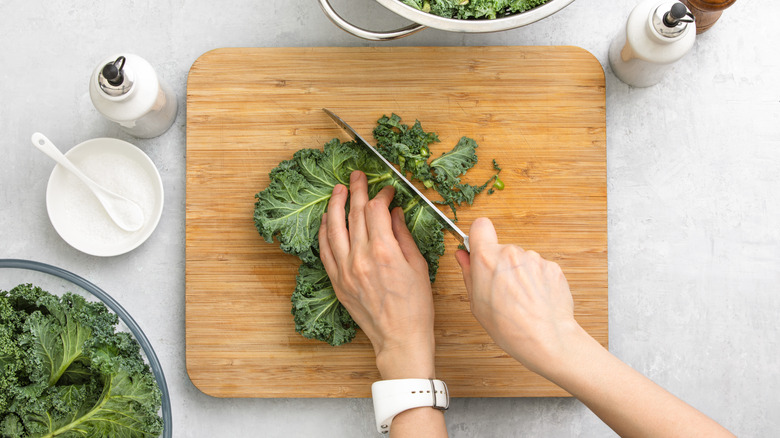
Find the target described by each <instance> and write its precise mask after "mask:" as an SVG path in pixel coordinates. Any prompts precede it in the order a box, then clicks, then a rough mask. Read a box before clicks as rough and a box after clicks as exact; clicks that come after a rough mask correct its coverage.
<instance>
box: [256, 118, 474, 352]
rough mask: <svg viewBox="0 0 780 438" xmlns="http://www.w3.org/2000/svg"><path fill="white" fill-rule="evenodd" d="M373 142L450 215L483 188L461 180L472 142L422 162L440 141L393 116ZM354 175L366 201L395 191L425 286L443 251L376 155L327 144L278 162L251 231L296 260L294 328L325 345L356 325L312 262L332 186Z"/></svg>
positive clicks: (433, 222)
mask: <svg viewBox="0 0 780 438" xmlns="http://www.w3.org/2000/svg"><path fill="white" fill-rule="evenodd" d="M374 137H375V138H376V139H377V149H378V150H379V152H380V153H381V154H382V155H383V156H384V157H385V158H387V159H388V161H390V162H392V163H395V164H398V165H399V168H400V169H401V171H402V172H405V173H407V174H411V177H412V179H416V180H418V181H420V182H422V183H423V184H424V185H425V186H426V187H428V188H434V189H435V190H436V191H437V192H438V193H439V194H440V195H441V196H442V198H443V199H444V201H439V202H441V203H444V204H447V205H449V206H450V207H451V209H452V211H453V212H455V208H456V206H458V205H460V204H461V203H462V202H468V203H469V204H470V203H471V202H473V200H474V196H476V194H478V193H479V192H481V191H482V190H483V189H484V188H485V187H486V186H487V183H485V184H484V185H482V186H471V185H469V184H465V183H462V182H461V180H460V177H461V176H462V175H463V174H464V173H465V172H466V171H467V170H468V169H470V168H471V167H472V166H474V164H476V162H477V157H476V152H475V150H476V148H477V144H476V142H474V140H471V139H469V138H467V137H463V138H462V139H461V140H460V141H459V142H458V144H457V145H456V146H455V147H454V148H453V149H452V150H451V151H449V152H447V153H445V154H442V155H441V156H440V157H438V158H436V159H434V160H432V161H430V163H429V162H428V159H429V157H430V155H431V153H430V145H431V144H432V143H434V142H438V141H439V138H438V136H437V135H436V134H435V133H433V132H426V131H425V130H423V128H422V126H421V124H420V122H419V121H416V122H415V123H414V125H412V126H408V125H406V124H403V123H402V122H401V118H400V117H399V116H397V115H395V114H393V115H392V116H390V117H387V116H383V117H382V118H380V119H379V120H378V121H377V127H376V128H375V130H374ZM354 170H361V171H363V172H364V173H365V174H366V177H367V179H368V192H369V197H374V196H375V195H376V194H377V193H379V191H380V190H381V189H382V187H384V186H387V185H393V186H394V187H395V189H396V193H395V197H394V199H393V202H392V204H391V208H393V207H395V206H400V207H401V208H402V209H403V211H404V217H405V219H406V224H407V227H408V228H409V230H410V232H411V234H412V237H413V238H414V240H415V243H417V246H418V248H419V249H420V252H421V253H422V255H423V256H424V257H425V260H426V261H427V262H428V274H429V276H430V280H431V282H433V281H434V280H435V278H436V273H437V271H438V267H439V258H440V257H441V255H442V254H444V232H443V226H442V224H441V222H440V221H439V218H438V216H437V215H436V214H435V213H434V212H432V211H431V210H430V207H428V206H427V205H425V204H424V203H421V202H420V201H419V199H418V198H417V197H416V196H413V194H412V193H411V191H410V190H408V189H407V188H406V186H405V185H404V184H403V183H401V182H400V181H399V180H398V179H397V177H396V176H395V174H394V172H392V171H391V170H390V169H387V168H386V167H385V165H384V163H382V161H381V160H380V159H379V158H377V157H375V156H374V155H373V154H372V153H371V152H370V151H369V150H367V149H366V148H364V147H362V146H360V145H358V144H357V143H355V142H352V141H350V142H346V143H341V142H340V141H339V140H338V139H333V140H331V141H329V142H327V143H326V144H325V146H324V147H323V149H322V150H319V149H301V150H299V151H297V152H296V153H295V154H294V155H293V157H292V159H290V160H285V161H282V162H281V163H279V165H278V166H277V167H276V168H274V169H273V170H271V172H270V173H269V177H270V182H269V185H268V187H266V188H265V189H264V190H262V191H261V192H259V193H257V194H256V195H255V198H256V202H255V206H254V207H255V208H254V222H255V226H256V227H257V231H258V232H259V233H260V235H261V236H263V238H264V239H265V240H266V241H267V242H269V243H271V242H273V241H274V239H276V240H277V241H278V242H279V246H280V248H281V249H282V251H284V252H286V253H288V254H292V255H295V256H298V257H299V258H300V259H301V265H300V267H299V269H298V275H297V277H296V287H295V290H294V291H293V293H292V296H291V302H292V309H291V313H292V314H293V320H294V322H295V329H296V331H298V332H299V333H300V334H301V335H303V336H304V337H307V338H313V339H318V340H321V341H324V342H327V343H329V344H331V345H341V344H343V343H346V342H350V341H351V340H352V339H353V338H354V337H355V334H356V330H357V328H358V327H357V325H356V324H355V322H354V321H353V320H352V318H351V317H350V316H349V313H348V312H347V310H346V309H345V308H344V307H343V305H342V304H341V303H340V302H339V301H338V299H337V298H336V293H335V291H334V290H333V285H332V284H331V282H330V279H329V278H328V275H327V273H326V272H325V268H324V267H323V265H322V262H321V261H320V259H319V241H318V231H319V227H320V224H321V222H322V214H323V213H324V212H325V211H326V209H327V206H328V201H329V200H330V197H331V193H332V191H333V187H334V186H335V185H336V184H343V185H345V186H347V187H349V176H350V174H351V173H352V171H354ZM488 182H490V181H488ZM348 208H349V206H347V210H348Z"/></svg>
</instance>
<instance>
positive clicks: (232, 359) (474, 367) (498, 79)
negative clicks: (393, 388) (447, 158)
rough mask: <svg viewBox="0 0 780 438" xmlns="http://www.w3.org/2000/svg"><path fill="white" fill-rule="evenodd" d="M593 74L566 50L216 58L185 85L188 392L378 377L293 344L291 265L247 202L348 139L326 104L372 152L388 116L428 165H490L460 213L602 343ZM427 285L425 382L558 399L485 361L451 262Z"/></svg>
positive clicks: (364, 364)
mask: <svg viewBox="0 0 780 438" xmlns="http://www.w3.org/2000/svg"><path fill="white" fill-rule="evenodd" d="M604 90H605V86H604V73H603V71H602V69H601V66H600V64H599V63H598V61H597V60H596V59H595V58H594V57H593V56H592V55H590V54H589V53H588V52H586V51H584V50H582V49H579V48H575V47H446V48H442V47H439V48H437V47H382V48H369V47H353V48H256V49H219V50H215V51H212V52H208V53H206V54H204V55H203V56H201V57H200V58H199V59H198V60H197V61H196V62H195V63H194V64H193V66H192V69H191V70H190V74H189V79H188V85H187V200H186V359H187V371H188V373H189V376H190V378H191V379H192V382H193V383H194V384H195V385H196V386H197V387H198V388H200V389H201V390H202V391H203V392H205V393H207V394H210V395H213V396H217V397H370V384H371V383H372V382H373V381H375V380H377V379H379V374H378V372H377V370H376V366H375V362H374V354H373V350H372V348H371V345H370V343H369V342H368V339H367V338H366V337H365V335H364V334H363V333H362V332H358V336H357V337H356V338H355V340H354V341H353V342H352V343H350V344H347V345H343V346H340V347H331V346H330V345H327V344H324V343H321V342H318V341H313V340H308V339H304V338H303V337H301V336H300V335H299V334H298V333H296V332H295V330H294V324H293V319H292V315H291V314H290V294H291V293H292V291H293V289H294V287H295V275H296V273H297V269H298V265H299V262H298V259H297V258H296V257H294V256H290V255H286V254H284V253H282V252H281V250H280V249H279V246H278V244H276V243H274V244H269V243H266V242H265V241H263V239H262V238H261V237H260V235H259V234H258V233H257V231H256V229H255V226H254V222H253V210H254V202H255V199H254V195H255V194H256V193H257V192H259V191H261V190H262V189H264V188H265V187H266V186H267V184H268V172H269V171H270V170H271V169H273V168H274V167H275V166H276V165H277V164H278V163H279V162H280V161H282V160H285V159H289V158H291V157H292V154H293V153H294V152H295V151H296V150H298V149H302V148H321V147H322V146H323V144H324V143H325V142H327V141H328V140H330V139H332V138H334V137H338V138H340V139H342V140H347V137H346V136H345V134H344V133H343V132H342V131H341V130H340V129H339V128H338V127H337V126H336V125H335V124H334V123H333V122H332V121H331V120H330V119H329V118H328V117H327V115H326V114H324V113H323V112H322V110H321V108H323V107H328V108H330V109H332V110H334V111H335V112H336V113H337V114H339V115H340V116H341V117H342V118H343V119H344V120H346V121H347V122H348V123H350V124H351V125H352V126H353V127H354V128H355V129H356V130H357V131H358V132H359V133H361V134H362V135H363V136H364V137H366V138H368V139H372V138H373V137H372V134H371V132H372V129H373V127H374V126H375V124H376V120H377V119H378V118H379V117H381V116H382V115H384V114H387V115H390V114H391V113H393V112H394V113H396V114H398V115H400V116H401V117H402V118H403V121H404V122H405V123H408V124H410V125H411V124H412V123H414V121H415V119H418V120H420V121H421V123H422V125H423V128H424V129H426V130H427V131H434V132H436V133H438V135H439V138H440V139H441V142H440V143H434V144H433V145H431V150H432V155H434V156H435V155H439V154H441V153H443V152H445V151H447V150H449V149H451V148H452V147H453V146H454V145H455V143H456V142H457V141H458V139H459V138H460V137H461V136H464V135H465V136H469V137H471V138H473V139H475V140H476V141H477V143H478V144H479V148H478V149H477V154H478V156H479V159H480V162H479V163H478V164H477V166H475V167H474V168H473V169H472V170H471V171H469V174H468V176H467V177H466V180H467V181H469V182H472V183H477V182H480V183H481V182H482V181H484V180H486V179H487V178H488V177H489V176H490V175H491V174H492V162H491V160H492V159H496V161H497V162H498V163H499V165H500V166H501V167H502V168H503V171H502V172H501V175H500V176H501V179H502V180H503V181H504V182H505V184H506V189H505V190H503V191H500V192H496V193H495V194H493V195H487V194H482V195H480V196H479V197H478V198H477V200H476V201H475V202H474V205H473V206H463V207H462V208H461V209H460V210H459V211H458V218H459V225H460V227H461V228H463V229H464V230H468V228H469V226H470V224H471V223H472V222H473V220H474V219H475V218H477V217H480V216H489V217H490V218H491V219H492V220H493V222H494V224H495V225H496V228H497V231H498V235H499V240H500V241H501V242H502V243H510V242H511V243H516V244H519V245H521V246H523V247H524V248H528V249H534V250H536V251H538V252H539V253H540V254H542V256H544V257H546V258H548V259H550V260H554V261H556V262H557V263H559V264H560V265H561V267H562V268H563V271H564V273H565V274H566V276H567V278H568V279H569V283H570V286H571V290H572V294H573V296H574V302H575V314H576V315H575V316H576V318H577V320H578V321H579V322H580V324H581V325H582V326H583V327H584V328H585V329H586V330H587V331H588V332H589V333H590V334H591V335H593V336H594V337H595V338H596V339H597V340H598V341H599V342H600V343H601V344H602V345H604V346H607V339H608V337H607V197H606V153H605V152H606V137H605V136H606V114H605V113H606V108H605V95H604ZM445 239H446V245H447V251H446V253H445V254H444V255H443V256H442V258H441V267H440V269H439V274H438V277H437V279H436V282H435V283H434V285H433V294H434V303H435V309H436V322H435V324H436V325H435V330H436V339H437V350H436V361H437V377H438V378H441V379H443V380H445V381H446V382H447V383H448V385H449V387H450V392H451V394H452V396H454V397H514V396H566V395H568V394H567V393H566V392H565V391H563V390H561V389H560V388H558V387H557V386H555V385H554V384H552V383H550V382H548V381H546V380H545V379H543V378H541V377H539V376H537V375H536V374H534V373H531V372H530V371H528V370H526V369H525V368H524V367H522V366H521V365H519V364H518V363H517V362H515V361H514V360H513V359H512V358H510V357H509V356H508V355H506V354H505V353H504V352H503V351H502V350H501V349H500V348H498V347H497V346H496V345H495V344H494V343H493V342H492V341H491V339H490V337H488V336H487V334H486V333H485V332H484V330H483V329H482V328H481V326H480V325H479V323H477V321H476V320H475V319H474V318H473V316H472V315H471V312H470V310H469V303H468V298H467V295H466V290H465V288H464V285H463V280H462V277H461V273H460V270H459V268H458V266H457V263H456V261H455V258H454V256H453V253H454V251H455V249H456V247H457V242H456V241H455V240H454V238H452V237H451V236H450V235H449V234H446V235H445Z"/></svg>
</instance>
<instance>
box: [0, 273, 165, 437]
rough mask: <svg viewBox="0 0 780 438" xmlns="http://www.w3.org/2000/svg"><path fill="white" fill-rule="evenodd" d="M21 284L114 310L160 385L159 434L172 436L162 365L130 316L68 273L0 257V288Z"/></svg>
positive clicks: (106, 296) (121, 327)
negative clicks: (160, 411) (92, 302)
mask: <svg viewBox="0 0 780 438" xmlns="http://www.w3.org/2000/svg"><path fill="white" fill-rule="evenodd" d="M25 283H32V284H33V285H35V286H39V287H40V288H42V289H44V290H46V291H49V292H51V293H52V294H55V295H62V294H64V293H65V292H73V293H75V294H78V295H81V296H83V297H84V298H86V299H87V300H89V301H95V300H100V301H102V302H103V304H105V305H106V306H107V307H108V308H109V309H111V311H112V312H114V313H116V315H117V316H118V317H119V324H118V326H117V330H118V331H119V330H123V331H129V332H130V333H132V334H133V337H135V340H136V341H137V342H138V344H139V345H140V346H141V350H142V352H143V355H144V357H145V358H146V361H147V362H148V363H149V367H150V368H151V370H152V373H153V374H154V378H155V380H156V381H157V386H159V387H160V393H161V395H162V419H163V424H164V426H163V434H162V437H164V438H171V437H172V436H173V422H172V417H171V398H170V395H169V393H168V385H167V383H166V382H165V375H164V374H163V370H162V366H160V361H159V360H158V359H157V355H156V354H155V353H154V349H153V348H152V344H151V343H149V339H147V338H146V335H145V334H144V332H143V330H141V327H139V326H138V323H136V322H135V320H134V319H133V317H132V316H130V314H129V313H127V311H126V310H125V309H124V308H123V307H122V306H121V305H120V304H119V303H118V302H117V301H116V300H114V299H113V298H112V297H111V296H110V295H108V294H107V293H106V292H104V291H103V290H102V289H100V288H99V287H97V286H95V285H94V284H92V283H90V282H89V281H87V280H85V279H84V278H82V277H79V276H78V275H76V274H74V273H72V272H69V271H66V270H64V269H61V268H58V267H56V266H51V265H47V264H45V263H40V262H35V261H30V260H18V259H0V289H3V290H10V289H11V288H13V287H16V286H18V285H20V284H25Z"/></svg>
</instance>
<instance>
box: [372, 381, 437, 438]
mask: <svg viewBox="0 0 780 438" xmlns="http://www.w3.org/2000/svg"><path fill="white" fill-rule="evenodd" d="M371 396H372V398H373V400H374V416H375V417H376V430H378V431H379V432H380V433H389V432H390V423H392V422H393V418H395V416H396V415H398V414H400V413H401V412H403V411H406V410H409V409H413V408H420V407H423V406H429V407H432V408H435V409H439V410H442V411H445V410H447V409H448V408H449V407H450V393H449V390H447V384H446V383H444V382H443V381H441V380H436V379H395V380H380V381H378V382H374V384H373V385H371Z"/></svg>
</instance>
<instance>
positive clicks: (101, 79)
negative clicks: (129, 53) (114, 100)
mask: <svg viewBox="0 0 780 438" xmlns="http://www.w3.org/2000/svg"><path fill="white" fill-rule="evenodd" d="M98 84H100V89H101V90H102V91H103V92H104V93H106V94H108V95H109V96H114V97H116V96H122V95H124V94H127V93H128V92H130V89H131V88H132V87H133V78H132V72H131V71H129V70H126V69H125V57H124V56H120V57H118V58H117V59H116V61H114V62H109V63H108V64H106V65H104V66H103V68H102V69H101V70H100V74H99V75H98Z"/></svg>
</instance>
